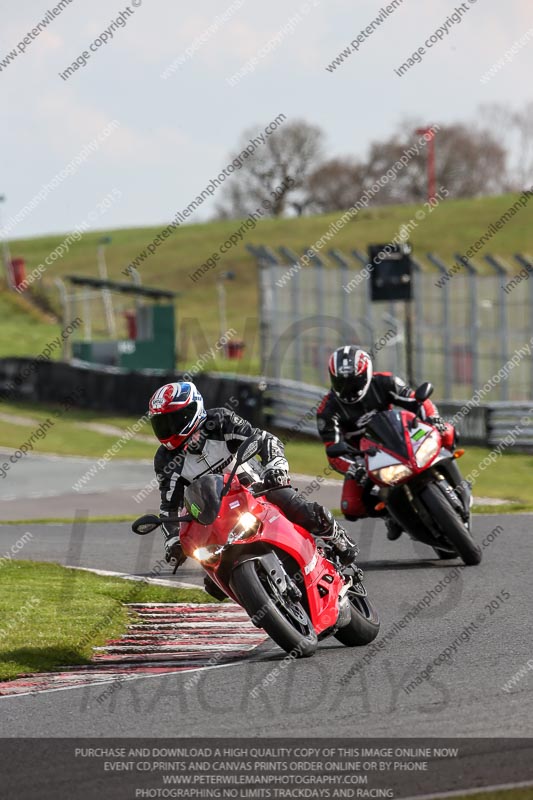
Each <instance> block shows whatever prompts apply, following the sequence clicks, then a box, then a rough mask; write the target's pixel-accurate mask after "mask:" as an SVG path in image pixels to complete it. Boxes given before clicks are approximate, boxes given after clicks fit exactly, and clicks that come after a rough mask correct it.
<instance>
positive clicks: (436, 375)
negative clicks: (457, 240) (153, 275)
mask: <svg viewBox="0 0 533 800" xmlns="http://www.w3.org/2000/svg"><path fill="white" fill-rule="evenodd" d="M250 250H251V252H252V253H253V255H254V256H255V258H256V260H257V262H258V266H259V297H260V330H261V354H262V372H263V374H264V375H265V376H266V377H270V378H274V379H280V378H285V379H289V380H294V381H297V382H303V383H308V384H315V385H316V384H319V385H321V384H326V383H327V364H328V358H329V355H330V353H331V352H332V350H334V349H335V348H336V347H339V346H340V345H342V344H346V343H357V344H359V345H361V347H363V348H365V349H367V350H368V351H369V352H371V353H372V355H373V356H374V361H375V366H376V369H378V370H387V371H393V372H395V373H397V374H399V375H403V376H405V375H406V374H407V363H406V304H404V303H388V302H386V303H383V302H382V303H372V302H371V301H370V280H369V279H368V277H365V275H367V272H365V266H367V259H366V258H365V256H364V255H363V254H362V253H360V252H358V251H355V250H354V251H353V253H352V254H351V256H347V255H345V254H343V253H341V252H339V251H336V250H331V251H329V253H328V256H327V260H326V259H325V258H324V259H323V258H319V257H316V256H315V257H313V259H312V263H311V264H310V265H309V266H305V267H303V268H300V267H299V265H298V256H297V254H295V253H293V252H291V251H290V250H288V249H287V248H285V247H281V248H279V251H278V253H274V252H273V251H271V250H269V249H268V248H266V247H253V248H250ZM485 261H486V262H487V264H488V265H489V267H490V274H479V273H478V271H477V270H476V269H475V267H474V266H473V264H472V263H471V262H468V261H466V262H464V268H462V269H460V270H458V271H454V272H453V273H452V274H450V269H449V266H448V265H447V264H446V263H445V262H444V261H443V260H442V259H440V258H439V257H438V256H436V255H434V254H428V255H427V257H426V258H425V259H424V261H423V262H419V261H414V275H413V291H414V300H413V301H412V303H411V304H410V306H411V310H410V313H411V319H412V332H413V336H412V348H411V354H412V367H413V369H412V372H413V380H414V381H415V382H416V383H420V382H422V381H423V380H430V381H431V382H432V383H434V385H435V387H436V395H435V396H436V397H437V398H445V399H447V400H464V399H466V398H469V397H471V396H472V395H473V394H474V392H476V391H477V390H480V389H483V387H485V391H484V395H486V396H485V401H490V402H492V401H508V400H514V401H520V400H526V399H528V398H530V397H533V358H532V357H531V355H532V354H533V280H529V275H530V272H531V271H533V266H532V262H531V259H528V258H527V257H526V256H523V255H520V254H517V255H516V256H514V257H513V259H510V260H509V262H508V263H506V262H504V261H503V260H502V259H497V258H495V257H494V256H486V257H485ZM520 272H522V275H523V276H524V277H523V278H521V279H520V280H516V281H514V284H513V285H512V286H510V285H509V281H511V280H513V279H514V278H515V277H516V275H517V274H519V273H520ZM525 276H527V277H525ZM511 359H514V362H516V363H513V364H511V365H510V366H508V368H507V370H506V374H505V379H502V377H501V374H500V377H499V378H498V377H495V376H497V375H498V373H499V372H500V371H501V370H502V369H503V368H504V367H505V365H506V364H507V362H509V361H510V360H511ZM491 379H493V380H492V381H491ZM488 381H491V383H490V385H488V386H487V385H486V384H487V382H488Z"/></svg>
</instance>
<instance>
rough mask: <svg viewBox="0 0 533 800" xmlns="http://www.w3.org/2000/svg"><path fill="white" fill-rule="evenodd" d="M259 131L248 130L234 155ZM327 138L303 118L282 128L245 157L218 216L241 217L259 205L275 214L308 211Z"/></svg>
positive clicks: (227, 184)
mask: <svg viewBox="0 0 533 800" xmlns="http://www.w3.org/2000/svg"><path fill="white" fill-rule="evenodd" d="M256 134H257V128H255V129H254V130H249V131H246V132H245V133H244V134H243V136H242V140H241V147H240V148H239V149H238V150H237V151H236V152H235V153H234V155H233V156H232V158H237V157H238V156H239V153H241V152H242V151H243V150H244V148H245V147H246V145H247V144H248V143H249V141H250V139H251V138H253V137H254V136H255V135H256ZM323 138H324V134H323V133H322V131H321V129H320V128H318V127H317V126H315V125H310V124H309V123H307V122H304V121H303V120H295V121H293V122H289V123H285V124H284V125H283V126H282V127H281V128H278V130H276V131H275V132H274V133H272V134H271V135H270V136H268V137H267V138H266V139H265V142H264V144H261V145H260V146H259V147H258V148H257V149H256V150H255V152H254V153H253V155H251V156H250V157H249V158H246V159H243V161H242V167H241V169H240V170H239V171H238V172H237V173H235V174H234V175H233V176H232V178H231V179H230V180H229V181H228V182H227V183H226V185H225V192H224V197H223V201H222V203H221V204H220V205H218V206H217V215H218V216H219V217H221V218H226V219H227V218H235V217H241V216H246V215H247V214H248V213H250V211H251V210H254V209H255V208H257V207H261V208H262V209H263V211H264V213H265V214H269V215H270V216H273V217H279V216H281V215H283V214H285V213H287V212H293V213H296V214H298V215H300V214H302V213H304V211H305V210H306V208H307V206H308V203H309V198H308V195H307V192H306V185H307V181H308V178H309V175H310V174H311V173H312V172H313V170H314V169H315V168H316V166H317V165H318V163H319V162H320V159H321V157H322V141H323Z"/></svg>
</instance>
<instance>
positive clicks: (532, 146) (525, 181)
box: [480, 101, 533, 191]
mask: <svg viewBox="0 0 533 800" xmlns="http://www.w3.org/2000/svg"><path fill="white" fill-rule="evenodd" d="M480 116H481V118H482V119H483V120H484V121H485V123H486V124H487V126H489V127H490V130H491V133H492V135H493V136H494V137H495V138H496V139H497V140H498V141H499V142H500V143H501V144H502V146H504V147H506V149H507V153H508V161H509V166H508V180H507V186H506V187H505V188H507V189H509V190H513V191H520V190H522V189H524V188H530V187H531V185H532V184H533V101H531V102H529V103H526V105H525V106H523V107H522V108H521V109H519V110H518V111H515V110H514V109H512V108H510V107H509V106H507V105H504V104H501V103H492V104H489V105H484V106H481V108H480Z"/></svg>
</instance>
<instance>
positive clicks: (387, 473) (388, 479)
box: [374, 464, 413, 485]
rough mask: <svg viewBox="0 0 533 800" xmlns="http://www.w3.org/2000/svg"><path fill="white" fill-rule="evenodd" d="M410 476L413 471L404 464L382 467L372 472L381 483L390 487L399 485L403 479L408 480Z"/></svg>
mask: <svg viewBox="0 0 533 800" xmlns="http://www.w3.org/2000/svg"><path fill="white" fill-rule="evenodd" d="M412 474H413V470H412V469H411V467H407V466H406V465H405V464H394V465H393V466H392V467H382V468H381V469H377V470H376V471H375V472H374V475H375V476H376V478H377V479H378V480H379V481H381V483H387V484H391V485H394V484H395V483H399V482H400V481H402V480H403V479H404V478H408V477H409V475H412Z"/></svg>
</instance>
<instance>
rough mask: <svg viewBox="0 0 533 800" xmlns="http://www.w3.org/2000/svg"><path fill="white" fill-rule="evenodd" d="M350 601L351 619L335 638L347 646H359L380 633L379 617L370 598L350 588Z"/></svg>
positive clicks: (368, 642)
mask: <svg viewBox="0 0 533 800" xmlns="http://www.w3.org/2000/svg"><path fill="white" fill-rule="evenodd" d="M348 601H349V603H350V614H351V617H350V621H349V623H348V624H347V625H345V626H344V627H342V628H340V629H339V630H338V631H337V633H336V634H334V635H335V638H336V639H338V640H339V642H342V644H345V645H346V646H347V647H359V646H361V645H364V644H370V642H373V641H374V639H375V638H376V636H377V635H378V633H379V617H378V614H377V611H376V610H375V608H374V606H373V605H372V603H371V602H370V600H369V599H368V597H366V596H365V597H363V596H362V595H360V594H358V593H357V592H356V591H354V590H353V589H349V590H348Z"/></svg>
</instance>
